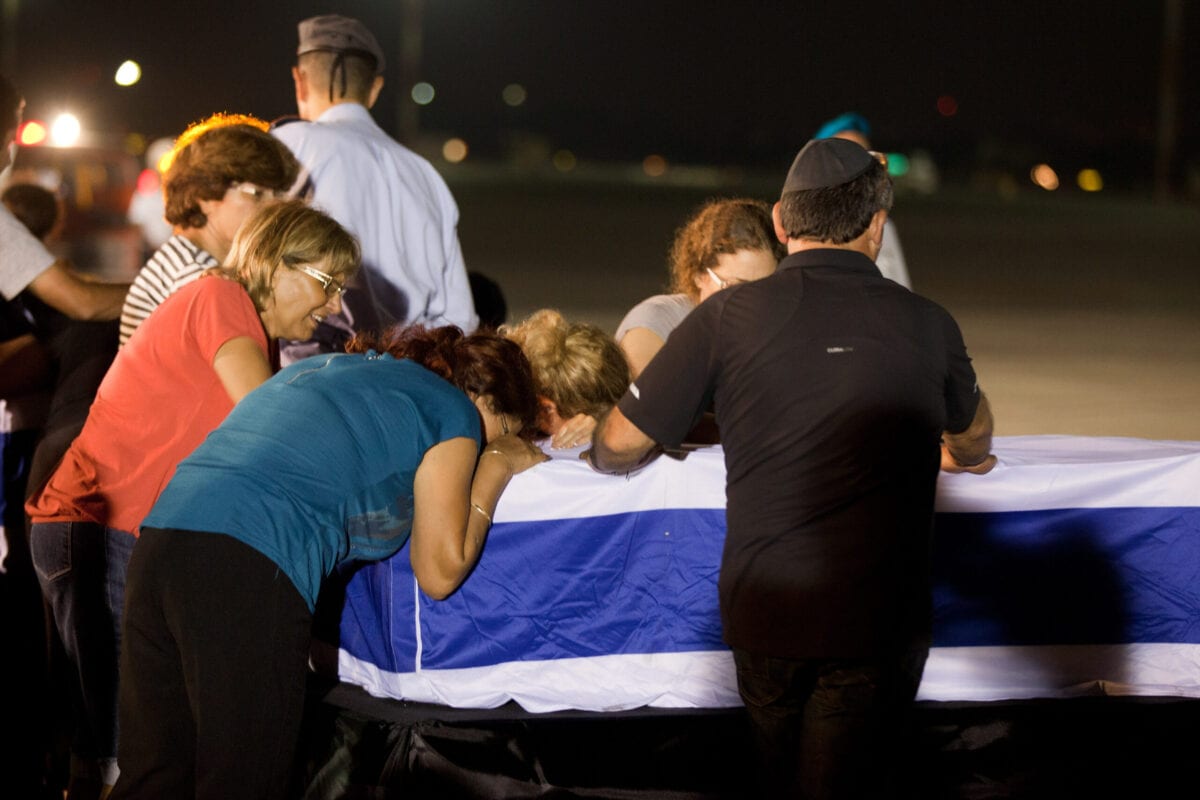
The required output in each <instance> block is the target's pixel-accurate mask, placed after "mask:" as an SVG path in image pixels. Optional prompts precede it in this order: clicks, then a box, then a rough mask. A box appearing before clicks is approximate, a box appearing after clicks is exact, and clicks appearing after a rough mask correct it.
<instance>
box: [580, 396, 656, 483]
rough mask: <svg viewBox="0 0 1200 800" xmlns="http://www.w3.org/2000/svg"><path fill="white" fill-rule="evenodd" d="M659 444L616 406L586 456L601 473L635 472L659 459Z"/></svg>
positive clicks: (594, 436) (598, 429) (605, 420)
mask: <svg viewBox="0 0 1200 800" xmlns="http://www.w3.org/2000/svg"><path fill="white" fill-rule="evenodd" d="M661 452H662V449H661V448H660V447H659V446H658V443H657V442H655V441H654V440H653V439H651V438H650V437H649V436H647V435H646V434H645V433H643V432H642V430H641V428H639V427H638V426H636V425H634V424H633V423H632V422H630V421H629V418H628V417H626V416H625V415H624V414H623V413H621V409H620V408H618V407H616V406H614V407H613V409H612V410H611V411H609V412H608V413H607V414H605V415H604V418H603V419H601V420H600V424H599V425H597V426H596V431H595V433H594V434H593V435H592V448H591V449H590V450H588V451H587V452H586V453H584V455H585V456H586V457H587V459H588V462H589V463H590V464H591V465H592V468H593V469H595V470H597V471H598V472H608V473H624V472H632V471H633V470H635V469H637V468H638V467H641V466H643V465H645V464H647V463H648V462H650V461H651V460H652V459H654V458H655V457H657V456H658V454H659V453H661Z"/></svg>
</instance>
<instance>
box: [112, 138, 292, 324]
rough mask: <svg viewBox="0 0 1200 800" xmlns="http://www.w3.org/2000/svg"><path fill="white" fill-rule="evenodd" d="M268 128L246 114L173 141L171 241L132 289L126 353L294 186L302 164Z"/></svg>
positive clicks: (167, 186)
mask: <svg viewBox="0 0 1200 800" xmlns="http://www.w3.org/2000/svg"><path fill="white" fill-rule="evenodd" d="M267 127H268V126H267V123H266V122H263V121H262V120H260V119H257V118H255V117H251V116H247V115H244V114H214V115H212V116H211V117H209V118H207V119H205V120H203V121H201V122H197V123H195V124H194V125H192V126H190V127H189V128H188V129H187V130H186V131H184V132H183V134H181V135H180V137H179V139H178V140H177V141H176V142H175V148H174V150H173V151H172V152H171V154H170V155H169V156H168V159H167V165H166V168H165V170H164V172H163V200H164V203H165V215H166V218H167V221H168V222H170V223H171V225H172V226H174V227H173V234H172V236H171V237H170V238H169V239H167V241H166V242H164V243H163V244H162V246H161V247H159V248H158V250H156V251H155V253H154V254H153V255H152V256H150V259H149V260H148V261H147V262H146V264H145V266H143V267H142V269H141V270H140V271H139V272H138V274H137V276H136V277H135V278H134V280H133V285H132V286H130V287H129V295H128V296H127V297H126V298H125V304H124V307H123V309H122V311H121V345H122V346H123V345H124V344H125V343H126V342H128V341H129V337H130V336H132V335H133V332H134V331H135V330H137V327H138V326H139V325H141V324H142V322H143V321H144V320H145V319H146V317H148V316H150V312H152V311H153V310H154V309H155V308H157V307H158V305H159V303H161V302H162V301H163V300H166V299H167V297H169V296H170V295H171V294H173V293H175V292H176V291H178V290H179V289H180V288H182V287H184V286H186V285H187V284H189V283H191V282H192V281H194V280H196V278H198V277H200V274H201V273H202V272H204V270H206V269H211V268H212V267H216V266H219V265H220V264H223V263H224V262H225V257H226V256H227V255H228V254H229V248H230V247H231V246H232V244H233V237H234V235H235V234H236V233H237V231H238V228H239V227H240V226H241V224H242V223H243V222H245V221H246V219H247V218H249V217H250V215H251V214H253V213H254V212H255V211H256V210H257V209H258V207H259V206H260V205H261V204H262V203H264V202H266V201H268V200H273V199H276V198H281V197H283V196H285V195H286V194H287V193H288V190H289V189H291V188H292V187H293V185H294V184H295V183H296V178H297V176H298V175H299V173H300V165H299V163H297V161H296V159H295V158H293V157H292V154H291V151H289V150H288V149H287V148H286V147H284V146H283V145H281V144H280V143H279V141H278V140H277V139H276V138H275V137H273V136H271V135H270V134H269V133H267V132H266V130H267Z"/></svg>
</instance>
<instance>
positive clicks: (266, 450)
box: [113, 327, 545, 798]
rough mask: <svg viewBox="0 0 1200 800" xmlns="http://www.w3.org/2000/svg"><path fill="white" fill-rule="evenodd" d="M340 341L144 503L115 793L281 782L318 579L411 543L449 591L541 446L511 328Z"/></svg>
mask: <svg viewBox="0 0 1200 800" xmlns="http://www.w3.org/2000/svg"><path fill="white" fill-rule="evenodd" d="M349 349H350V351H351V352H349V353H344V354H338V355H325V356H315V357H313V358H309V359H305V360H303V361H298V362H296V363H295V364H292V365H291V366H289V367H287V368H285V369H284V370H282V371H281V372H279V373H278V374H277V375H276V376H275V377H274V378H272V379H271V380H269V381H267V382H266V383H264V384H263V385H262V386H260V387H259V388H258V389H257V390H256V391H254V392H253V393H251V394H250V395H248V396H247V397H246V398H245V399H243V400H242V402H241V403H239V404H238V405H237V407H236V408H234V410H233V412H232V413H231V414H230V415H229V416H228V417H227V418H226V419H225V421H224V423H222V424H221V426H220V427H219V428H217V429H216V430H215V431H213V433H212V434H211V435H210V436H209V437H208V438H207V439H206V440H205V442H204V443H203V444H202V445H201V446H200V447H199V448H197V449H196V450H195V452H194V453H193V454H192V455H191V456H190V457H189V458H187V459H186V460H184V461H183V463H181V464H180V465H179V468H178V470H177V471H176V473H175V476H174V478H172V480H171V482H170V483H169V484H168V485H167V487H166V489H164V490H163V492H162V494H161V496H160V497H159V500H158V502H157V504H156V505H155V507H154V510H153V511H151V512H150V515H149V516H148V517H147V518H146V519H145V521H144V522H143V524H142V535H141V538H140V539H139V541H138V544H137V546H136V547H135V548H134V552H133V558H132V560H131V562H130V565H129V577H128V583H127V603H126V616H125V630H124V639H123V641H122V653H121V695H120V719H121V745H120V751H119V761H120V765H121V776H120V779H119V781H118V782H117V786H116V789H115V790H114V794H113V797H114V798H120V797H222V798H225V797H256V798H267V797H284V796H287V792H288V778H289V775H290V768H291V765H292V759H293V756H294V751H295V747H296V743H297V741H298V737H299V732H300V719H301V711H302V707H303V699H304V687H305V675H306V672H307V659H308V653H309V640H310V627H311V623H312V612H313V609H314V607H315V604H316V598H317V593H318V590H319V588H320V585H321V582H322V580H323V579H324V578H325V577H327V576H328V575H329V574H330V572H331V571H332V570H333V569H334V568H335V566H336V565H337V564H338V563H340V562H344V561H348V560H352V559H353V560H375V559H381V558H386V557H388V556H390V555H392V554H393V553H395V552H396V551H397V550H399V549H400V547H401V546H402V545H404V543H405V542H410V556H409V557H410V559H411V561H412V566H413V573H414V574H415V575H416V579H417V583H418V584H419V586H420V588H421V589H422V590H423V591H424V592H425V593H426V594H428V595H430V596H431V597H433V598H435V599H442V598H445V597H446V596H448V595H449V594H451V593H452V592H453V591H454V590H455V589H456V588H457V587H458V585H459V584H460V583H461V582H462V580H463V579H464V578H465V577H466V575H467V573H468V572H469V571H470V570H471V568H472V567H473V566H474V564H475V561H476V559H477V558H478V557H479V553H480V550H481V549H482V548H483V543H484V540H485V539H486V537H487V532H488V529H489V527H490V526H491V520H492V514H493V513H494V511H495V508H496V503H497V501H498V500H499V497H500V494H501V492H502V491H503V490H504V488H505V486H506V485H507V484H508V481H509V479H510V478H512V476H513V475H514V474H516V473H518V472H521V471H523V470H526V469H528V468H529V467H531V466H533V465H534V464H536V463H538V462H539V461H542V460H544V459H545V456H544V455H542V453H541V452H540V451H539V450H537V448H535V447H533V446H532V445H531V444H530V443H529V442H527V441H525V440H523V439H521V438H518V434H520V433H521V432H522V431H523V430H524V429H525V427H526V426H530V425H531V424H532V422H533V420H534V417H535V415H536V413H537V400H536V397H535V395H534V388H533V378H532V376H531V374H530V369H529V363H528V362H527V361H526V359H525V356H523V355H522V354H521V349H520V348H519V347H518V346H517V345H516V344H514V343H512V342H510V341H508V340H507V339H504V338H502V337H500V336H497V335H495V334H490V333H477V334H473V335H471V336H464V335H463V333H462V332H461V331H460V330H458V329H457V328H454V327H446V328H437V329H433V330H425V329H421V328H410V329H407V330H395V329H394V330H393V331H391V332H389V333H388V334H385V335H382V336H378V337H360V338H359V339H356V340H354V341H353V342H351V345H350V348H349ZM481 451H482V452H481Z"/></svg>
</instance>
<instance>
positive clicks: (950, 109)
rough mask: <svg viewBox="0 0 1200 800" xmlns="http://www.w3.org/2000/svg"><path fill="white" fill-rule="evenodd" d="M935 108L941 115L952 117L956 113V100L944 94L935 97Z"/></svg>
mask: <svg viewBox="0 0 1200 800" xmlns="http://www.w3.org/2000/svg"><path fill="white" fill-rule="evenodd" d="M937 110H938V113H939V114H941V115H942V116H943V117H953V116H954V115H955V114H957V113H958V101H957V100H955V99H954V98H953V97H952V96H950V95H948V94H944V95H942V96H941V97H939V98H938V99H937Z"/></svg>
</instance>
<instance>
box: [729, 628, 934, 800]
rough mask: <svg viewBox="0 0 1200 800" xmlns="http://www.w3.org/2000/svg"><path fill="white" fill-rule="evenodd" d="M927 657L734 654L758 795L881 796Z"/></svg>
mask: <svg viewBox="0 0 1200 800" xmlns="http://www.w3.org/2000/svg"><path fill="white" fill-rule="evenodd" d="M928 655H929V648H928V646H927V645H921V646H918V647H914V648H912V649H911V650H909V651H907V652H904V653H901V654H899V655H897V656H895V657H892V658H879V659H818V658H814V659H800V660H796V659H788V658H776V657H772V656H763V655H757V654H754V653H749V652H747V651H744V650H738V649H734V651H733V658H734V663H735V664H736V666H737V679H738V692H739V693H740V694H741V696H742V701H743V702H744V703H745V704H746V710H747V712H748V716H749V719H750V725H751V729H752V735H753V740H754V745H755V749H756V750H757V752H758V755H759V757H760V760H761V764H760V768H761V769H760V772H759V773H758V777H759V779H760V781H759V783H760V785H759V787H758V791H759V795H760V796H761V797H770V798H777V797H796V798H806V799H808V798H813V799H815V798H838V800H846V799H847V798H849V799H855V798H880V797H889V796H891V794H892V792H893V788H894V787H893V786H892V782H893V779H894V775H895V767H896V764H895V763H894V762H895V757H896V755H897V754H898V752H899V751H900V750H901V749H902V748H901V746H900V745H901V743H902V739H901V737H902V736H903V735H904V726H905V722H906V720H907V718H908V714H909V712H910V710H911V707H912V701H913V698H914V697H915V696H916V693H917V687H918V685H919V684H920V682H921V672H922V671H923V669H924V666H925V659H926V657H927V656H928Z"/></svg>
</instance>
